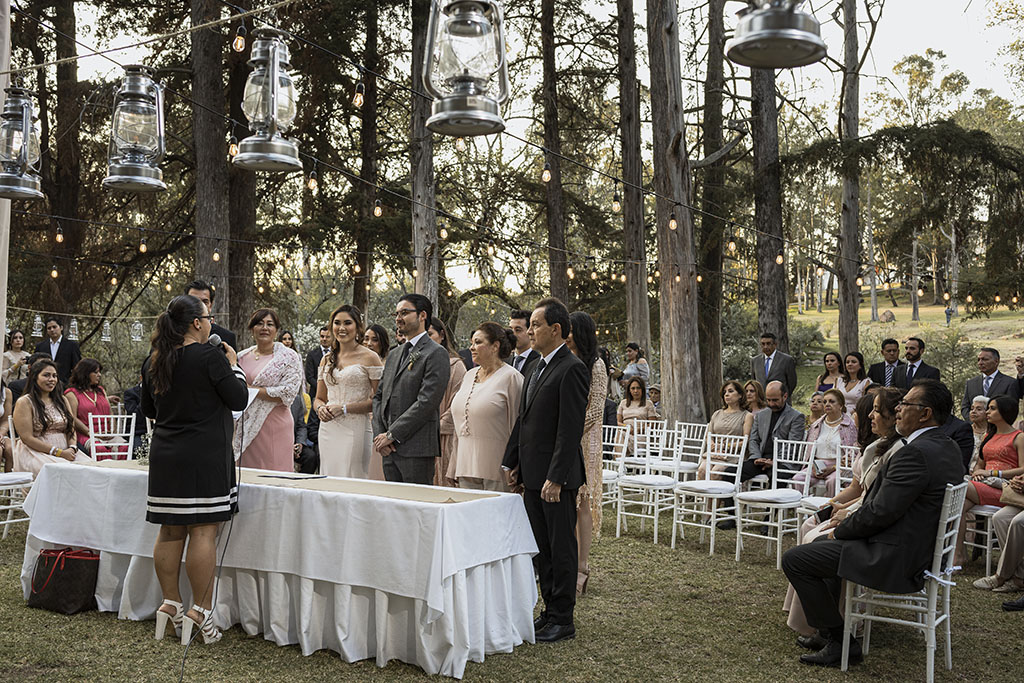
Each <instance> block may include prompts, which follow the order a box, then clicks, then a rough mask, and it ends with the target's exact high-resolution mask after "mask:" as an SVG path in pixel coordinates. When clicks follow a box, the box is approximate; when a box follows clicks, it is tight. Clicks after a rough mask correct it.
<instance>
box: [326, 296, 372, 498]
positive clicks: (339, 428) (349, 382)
mask: <svg viewBox="0 0 1024 683" xmlns="http://www.w3.org/2000/svg"><path fill="white" fill-rule="evenodd" d="M330 328H331V334H332V336H333V338H334V339H333V342H332V343H331V350H330V351H329V352H328V353H327V355H326V356H324V358H323V360H322V361H321V362H320V369H319V371H318V372H317V383H316V399H315V400H314V401H313V409H314V410H315V411H316V414H317V417H319V418H320V435H319V440H320V474H329V475H333V476H338V477H353V478H356V479H367V478H370V471H371V461H370V457H371V446H372V444H373V434H372V432H371V427H370V409H371V406H372V403H373V394H374V393H375V392H376V391H377V383H378V382H379V381H380V377H381V374H382V373H383V371H384V365H383V362H382V361H381V359H380V356H378V355H377V354H376V353H374V352H373V351H371V350H370V349H369V348H367V347H365V346H363V345H362V344H361V343H360V341H361V339H362V336H363V320H362V314H361V313H360V312H359V309H357V308H356V307H355V306H349V305H347V304H346V305H344V306H339V307H338V309H337V310H335V311H334V313H332V314H331V322H330ZM378 459H379V457H378ZM373 469H375V470H380V469H381V467H380V464H379V463H378V465H377V467H376V468H373ZM374 478H376V477H374ZM380 478H381V479H383V476H381V477H380Z"/></svg>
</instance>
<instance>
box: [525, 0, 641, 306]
mask: <svg viewBox="0 0 1024 683" xmlns="http://www.w3.org/2000/svg"><path fill="white" fill-rule="evenodd" d="M540 46H541V58H542V59H541V61H542V62H543V68H542V71H543V78H542V82H541V102H542V103H543V109H544V148H545V149H546V150H547V151H548V153H547V154H545V155H544V160H545V161H546V162H547V163H548V164H549V165H550V167H551V180H550V181H548V182H547V183H546V185H547V187H546V188H545V204H546V207H547V222H548V268H549V270H550V273H551V296H554V297H556V298H558V299H561V300H562V301H563V302H564V303H565V304H566V305H567V306H570V307H571V302H570V301H569V275H568V273H567V272H566V255H565V204H564V199H563V197H562V164H561V159H560V156H561V154H562V143H561V140H560V139H559V130H558V89H557V88H556V86H555V80H556V78H557V77H558V72H557V70H556V68H555V0H541V6H540ZM645 281H646V280H645Z"/></svg>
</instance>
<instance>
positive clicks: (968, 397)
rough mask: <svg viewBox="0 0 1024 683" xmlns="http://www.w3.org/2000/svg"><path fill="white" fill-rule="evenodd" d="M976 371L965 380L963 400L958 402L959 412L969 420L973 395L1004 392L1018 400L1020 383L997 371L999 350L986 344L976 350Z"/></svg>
mask: <svg viewBox="0 0 1024 683" xmlns="http://www.w3.org/2000/svg"><path fill="white" fill-rule="evenodd" d="M978 372H979V373H980V374H977V375H975V376H974V377H971V378H970V379H969V380H967V386H966V387H965V388H964V400H963V401H961V402H960V414H961V415H962V416H963V418H964V419H965V420H970V414H971V402H973V401H974V397H975V396H999V395H1000V394H1005V395H1007V396H1009V397H1010V398H1012V399H1013V400H1014V401H1017V400H1020V384H1019V382H1018V381H1017V378H1015V377H1010V376H1009V375H1006V374H1003V373H1002V372H999V351H998V350H997V349H993V348H992V347H990V346H986V347H984V348H982V349H980V350H979V351H978Z"/></svg>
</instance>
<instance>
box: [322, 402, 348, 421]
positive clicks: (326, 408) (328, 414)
mask: <svg viewBox="0 0 1024 683" xmlns="http://www.w3.org/2000/svg"><path fill="white" fill-rule="evenodd" d="M344 412H345V411H344V409H343V408H342V407H341V406H339V405H336V406H333V407H332V406H331V405H330V404H328V403H324V404H323V405H321V406H320V407H319V408H317V409H316V416H317V417H318V418H320V421H321V422H330V421H331V420H333V419H334V418H336V417H338V416H339V415H342V414H344Z"/></svg>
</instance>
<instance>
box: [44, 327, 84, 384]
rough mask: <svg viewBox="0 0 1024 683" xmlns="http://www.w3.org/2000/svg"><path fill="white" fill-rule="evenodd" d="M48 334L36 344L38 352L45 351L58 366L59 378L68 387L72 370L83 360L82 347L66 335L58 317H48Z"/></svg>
mask: <svg viewBox="0 0 1024 683" xmlns="http://www.w3.org/2000/svg"><path fill="white" fill-rule="evenodd" d="M46 336H47V337H48V339H44V340H43V341H41V342H39V343H38V344H36V353H45V354H46V356H47V357H48V358H50V359H52V360H53V364H54V365H56V366H57V378H58V379H59V380H60V383H61V385H62V386H63V387H65V388H67V386H68V380H69V379H71V371H72V370H74V369H75V366H76V365H78V361H80V360H82V349H81V348H79V346H78V342H76V341H75V340H74V339H68V338H67V337H65V336H64V326H63V325H62V324H61V322H60V321H59V320H57V318H54V317H52V316H51V317H49V318H47V319H46Z"/></svg>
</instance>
